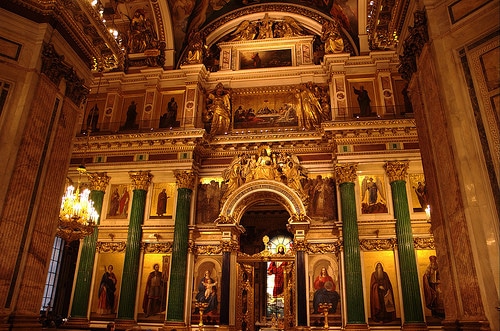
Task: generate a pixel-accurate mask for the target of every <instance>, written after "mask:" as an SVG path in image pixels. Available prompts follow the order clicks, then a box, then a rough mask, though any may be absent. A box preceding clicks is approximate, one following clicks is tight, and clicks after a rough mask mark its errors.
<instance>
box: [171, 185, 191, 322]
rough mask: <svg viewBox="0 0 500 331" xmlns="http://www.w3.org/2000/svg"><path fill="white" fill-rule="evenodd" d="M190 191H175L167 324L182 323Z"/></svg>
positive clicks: (183, 189)
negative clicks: (175, 206) (175, 209)
mask: <svg viewBox="0 0 500 331" xmlns="http://www.w3.org/2000/svg"><path fill="white" fill-rule="evenodd" d="M191 194H192V190H191V189H189V188H179V189H178V190H177V211H176V213H175V227H174V242H173V246H172V269H171V271H170V286H169V291H168V307H167V322H168V321H170V322H183V321H184V304H185V302H184V301H185V300H184V292H185V290H186V265H187V257H188V237H189V228H188V225H189V208H190V205H191Z"/></svg>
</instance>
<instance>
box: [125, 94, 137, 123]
mask: <svg viewBox="0 0 500 331" xmlns="http://www.w3.org/2000/svg"><path fill="white" fill-rule="evenodd" d="M136 118H137V104H136V103H135V101H134V100H132V102H131V103H130V105H129V106H128V108H127V119H126V120H125V124H123V126H122V130H131V129H137V128H138V125H137V124H135V119H136Z"/></svg>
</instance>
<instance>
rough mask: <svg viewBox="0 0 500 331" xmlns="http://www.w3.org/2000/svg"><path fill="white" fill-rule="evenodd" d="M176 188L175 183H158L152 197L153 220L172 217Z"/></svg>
mask: <svg viewBox="0 0 500 331" xmlns="http://www.w3.org/2000/svg"><path fill="white" fill-rule="evenodd" d="M175 195H176V187H175V184H174V183H157V184H154V186H153V193H152V195H151V199H152V201H151V210H150V217H151V218H163V217H168V218H171V217H172V213H173V208H174V201H175Z"/></svg>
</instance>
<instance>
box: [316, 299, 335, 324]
mask: <svg viewBox="0 0 500 331" xmlns="http://www.w3.org/2000/svg"><path fill="white" fill-rule="evenodd" d="M332 307H333V305H332V304H331V303H328V302H322V303H320V304H319V305H318V308H319V310H320V311H321V312H323V316H324V318H325V324H324V325H323V328H325V329H328V311H329V310H330V309H332Z"/></svg>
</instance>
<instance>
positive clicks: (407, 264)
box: [391, 180, 424, 323]
mask: <svg viewBox="0 0 500 331" xmlns="http://www.w3.org/2000/svg"><path fill="white" fill-rule="evenodd" d="M391 191H392V201H393V206H394V216H395V218H396V236H397V242H398V257H399V268H400V275H401V290H402V296H403V306H404V319H405V323H424V314H423V310H422V301H421V298H420V289H419V283H418V271H417V262H416V258H415V249H414V246H413V234H412V229H411V221H410V212H409V209H408V208H409V207H408V197H407V194H406V185H405V181H403V180H396V181H393V182H391Z"/></svg>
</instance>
